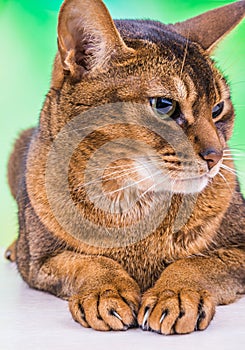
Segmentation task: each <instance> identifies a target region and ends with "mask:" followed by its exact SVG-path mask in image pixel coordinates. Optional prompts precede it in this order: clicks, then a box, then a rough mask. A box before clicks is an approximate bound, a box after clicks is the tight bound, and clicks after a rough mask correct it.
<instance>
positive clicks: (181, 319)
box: [138, 249, 245, 334]
mask: <svg viewBox="0 0 245 350" xmlns="http://www.w3.org/2000/svg"><path fill="white" fill-rule="evenodd" d="M242 293H245V252H244V251H243V250H240V249H221V250H218V251H216V252H215V253H214V254H213V256H209V257H193V258H188V259H182V260H178V261H176V262H174V263H172V264H171V265H169V266H168V267H167V268H166V270H164V272H163V273H162V275H161V276H160V278H159V280H158V281H157V282H156V284H155V285H154V286H153V287H152V288H151V289H149V290H148V291H146V292H145V294H144V296H143V298H142V304H141V308H140V311H139V315H138V322H139V325H140V326H141V327H142V328H143V329H144V330H153V331H156V332H158V333H162V334H173V333H179V334H185V333H190V332H192V331H194V330H204V329H205V328H206V327H207V326H208V325H209V323H210V321H211V320H212V318H213V316H214V313H215V306H216V305H218V304H228V303H231V302H233V301H234V300H235V299H236V297H237V295H239V294H242Z"/></svg>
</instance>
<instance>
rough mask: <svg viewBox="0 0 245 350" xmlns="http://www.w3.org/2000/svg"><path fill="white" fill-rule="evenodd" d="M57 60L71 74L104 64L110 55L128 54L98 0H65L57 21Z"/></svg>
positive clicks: (100, 66) (111, 56)
mask: <svg viewBox="0 0 245 350" xmlns="http://www.w3.org/2000/svg"><path fill="white" fill-rule="evenodd" d="M58 48H59V56H60V57H57V58H56V61H57V63H61V64H62V67H63V69H64V70H65V71H69V72H70V73H71V75H72V76H74V77H75V78H78V79H79V78H81V77H82V76H83V75H84V74H91V73H93V72H94V71H95V70H97V69H103V68H105V67H106V66H107V64H108V62H109V61H110V59H113V58H115V57H120V58H123V57H124V56H126V57H127V56H130V55H132V54H133V52H134V50H133V49H131V48H128V47H127V46H126V44H125V43H124V41H123V39H122V38H121V36H120V34H119V32H118V31H117V29H116V27H115V24H114V22H113V20H112V18H111V16H110V14H109V12H108V10H107V8H106V6H105V5H104V3H103V2H102V1H101V0H65V1H64V3H63V5H62V7H61V10H60V13H59V23H58Z"/></svg>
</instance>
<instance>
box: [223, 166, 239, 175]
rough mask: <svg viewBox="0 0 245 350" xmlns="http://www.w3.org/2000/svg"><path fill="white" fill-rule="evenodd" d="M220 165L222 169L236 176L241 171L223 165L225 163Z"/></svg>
mask: <svg viewBox="0 0 245 350" xmlns="http://www.w3.org/2000/svg"><path fill="white" fill-rule="evenodd" d="M220 167H221V168H222V169H224V170H226V171H228V172H230V173H231V174H233V175H236V176H238V175H239V173H241V172H240V171H238V170H235V169H232V168H230V167H229V166H227V165H225V164H221V166H220Z"/></svg>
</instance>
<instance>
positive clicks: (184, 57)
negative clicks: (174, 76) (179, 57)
mask: <svg viewBox="0 0 245 350" xmlns="http://www.w3.org/2000/svg"><path fill="white" fill-rule="evenodd" d="M189 37H190V31H189V32H188V35H187V39H186V45H185V51H184V56H183V62H182V66H181V70H180V77H182V74H183V70H184V66H185V61H186V57H187V52H188V45H189Z"/></svg>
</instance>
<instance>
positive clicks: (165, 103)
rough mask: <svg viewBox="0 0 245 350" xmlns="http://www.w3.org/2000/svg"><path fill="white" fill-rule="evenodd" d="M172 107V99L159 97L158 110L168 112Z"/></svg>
mask: <svg viewBox="0 0 245 350" xmlns="http://www.w3.org/2000/svg"><path fill="white" fill-rule="evenodd" d="M172 107H173V103H172V101H170V100H167V99H166V98H162V97H159V98H157V101H156V108H157V110H158V112H160V113H163V114H167V113H168V112H169V111H171V109H172Z"/></svg>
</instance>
